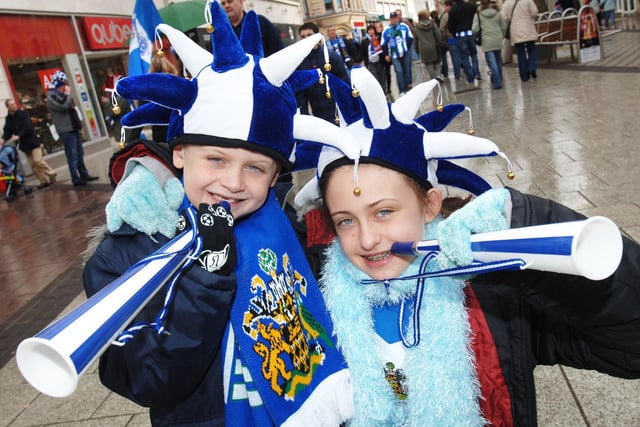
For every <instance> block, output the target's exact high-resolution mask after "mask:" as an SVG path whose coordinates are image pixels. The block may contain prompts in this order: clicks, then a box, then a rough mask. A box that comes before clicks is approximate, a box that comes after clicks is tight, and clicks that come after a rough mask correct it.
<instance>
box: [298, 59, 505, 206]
mask: <svg viewBox="0 0 640 427" xmlns="http://www.w3.org/2000/svg"><path fill="white" fill-rule="evenodd" d="M329 84H330V86H331V91H332V94H333V97H334V98H335V100H336V104H337V105H338V111H339V114H340V121H341V125H342V127H341V128H340V129H341V130H342V131H343V136H342V138H341V140H340V141H336V140H335V138H334V137H333V136H331V135H329V136H327V137H325V136H324V135H321V134H318V133H316V134H315V135H312V136H311V137H310V138H306V139H305V141H301V142H300V143H299V146H298V149H297V152H296V165H295V167H294V169H296V170H301V169H306V168H309V167H310V166H312V167H316V168H317V173H316V177H315V178H314V179H312V180H311V181H310V182H308V183H307V184H306V185H305V186H304V188H303V189H302V190H301V191H300V192H299V193H298V195H297V196H296V204H297V205H299V206H304V205H306V204H308V203H309V202H315V201H317V200H319V199H320V197H321V194H320V187H319V182H320V180H321V179H322V177H323V174H324V173H325V172H327V171H328V170H331V169H333V168H335V167H337V166H340V165H344V164H355V165H356V167H355V168H354V176H353V185H354V194H356V195H357V194H358V191H359V188H358V168H357V165H358V164H359V163H375V164H379V165H382V166H385V167H388V168H391V169H394V170H397V171H399V172H401V173H403V174H405V175H408V176H409V177H411V178H413V179H415V180H416V181H417V182H418V183H420V184H421V185H422V186H423V187H425V188H430V187H433V186H436V185H437V184H444V185H450V186H454V187H458V188H461V189H464V190H466V191H469V192H471V193H473V194H476V195H477V194H480V193H483V192H484V191H486V190H488V189H489V188H491V186H490V185H489V184H488V183H487V182H486V181H485V180H484V179H482V178H481V177H479V176H478V175H476V174H475V173H473V172H471V171H470V170H468V169H465V168H463V167H461V166H459V165H457V164H454V163H452V162H450V161H449V160H455V159H464V158H471V157H485V156H496V155H498V156H501V157H503V158H504V159H505V160H506V161H507V163H508V167H509V171H510V172H509V176H510V177H511V176H512V175H513V174H512V172H511V164H510V162H509V160H508V159H507V157H506V156H505V155H504V154H503V153H502V152H501V151H500V150H499V149H498V147H497V146H496V145H495V144H494V143H493V142H492V141H490V140H488V139H485V138H479V137H476V136H472V135H468V134H466V133H459V132H442V130H443V129H444V128H445V127H446V126H447V124H449V122H450V121H451V120H452V119H453V118H454V117H455V116H456V115H458V114H459V113H460V112H461V111H464V110H465V106H464V105H460V104H452V105H448V106H445V107H444V108H441V109H440V108H439V109H437V110H436V111H432V112H429V113H426V114H424V115H422V116H420V117H418V118H415V115H416V113H417V111H418V109H419V108H420V105H421V104H422V102H423V101H424V100H425V99H426V97H427V96H428V95H429V94H430V93H431V91H432V90H433V89H434V88H435V87H437V86H438V82H437V81H436V80H430V81H427V82H424V83H421V84H419V85H417V86H416V87H414V88H413V89H411V90H410V91H409V92H407V94H406V95H404V96H403V97H401V98H399V99H398V100H397V101H395V102H394V103H393V104H391V103H388V102H387V99H386V96H385V94H384V91H383V90H382V88H381V87H380V85H379V84H378V82H377V80H376V79H375V77H374V76H373V75H372V74H371V73H370V72H369V71H368V70H367V69H366V68H364V67H354V68H353V69H352V70H351V84H352V86H353V87H350V86H349V85H348V84H346V83H344V82H343V81H341V80H340V79H331V80H330V81H329ZM352 144H355V145H356V147H353V146H352Z"/></svg>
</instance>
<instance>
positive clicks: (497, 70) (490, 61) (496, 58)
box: [484, 50, 502, 89]
mask: <svg viewBox="0 0 640 427" xmlns="http://www.w3.org/2000/svg"><path fill="white" fill-rule="evenodd" d="M484 59H486V61H487V65H488V66H489V69H490V70H491V86H493V88H494V89H500V88H501V87H502V52H501V51H499V50H490V51H489V52H485V53H484Z"/></svg>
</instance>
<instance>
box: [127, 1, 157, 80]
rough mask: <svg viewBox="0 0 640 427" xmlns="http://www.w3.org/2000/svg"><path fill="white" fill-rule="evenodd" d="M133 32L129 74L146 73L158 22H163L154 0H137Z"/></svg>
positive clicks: (134, 10)
mask: <svg viewBox="0 0 640 427" xmlns="http://www.w3.org/2000/svg"><path fill="white" fill-rule="evenodd" d="M132 23H133V34H132V35H131V42H130V43H129V75H130V76H136V75H139V74H146V73H147V71H149V64H150V63H151V55H152V54H153V41H154V40H155V30H156V26H157V25H158V24H161V23H162V18H160V13H158V9H156V6H155V5H154V4H153V0H136V5H135V7H134V8H133V17H132Z"/></svg>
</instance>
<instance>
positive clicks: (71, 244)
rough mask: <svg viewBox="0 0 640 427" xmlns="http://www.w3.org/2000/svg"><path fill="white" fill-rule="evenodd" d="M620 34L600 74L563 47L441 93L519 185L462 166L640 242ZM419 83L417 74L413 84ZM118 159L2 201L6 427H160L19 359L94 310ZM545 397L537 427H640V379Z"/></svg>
mask: <svg viewBox="0 0 640 427" xmlns="http://www.w3.org/2000/svg"><path fill="white" fill-rule="evenodd" d="M618 23H619V25H621V26H625V27H624V28H627V30H626V31H623V32H622V33H619V34H616V35H615V36H613V37H612V38H611V39H608V40H607V41H606V42H605V53H606V54H608V55H607V57H606V58H605V60H604V61H601V62H600V63H598V64H590V65H578V64H574V63H570V62H569V61H568V60H567V58H568V56H569V54H568V48H559V49H558V58H556V59H554V60H553V61H552V63H551V64H546V63H541V64H540V68H539V70H538V78H537V79H535V80H533V81H530V82H527V83H521V82H520V81H519V79H518V74H517V68H516V66H515V65H513V64H508V65H505V67H504V74H505V86H504V88H503V89H502V90H497V91H496V90H491V88H490V83H489V76H488V75H487V68H486V66H485V65H484V62H482V61H481V64H482V65H481V68H482V72H483V78H484V80H483V81H482V82H481V83H480V85H479V88H478V89H475V88H473V89H471V88H468V87H466V86H465V87H456V84H455V83H456V82H451V81H445V82H444V83H443V84H442V90H443V95H444V99H445V102H446V103H463V104H465V105H467V106H469V107H470V108H471V110H472V112H473V125H474V128H475V131H476V135H477V136H481V137H486V138H489V139H491V140H493V141H495V142H496V143H497V144H498V145H499V146H500V148H501V149H502V150H503V151H504V152H505V153H507V154H508V156H509V158H510V159H511V161H512V162H513V166H514V171H515V173H516V177H515V179H514V180H513V181H509V180H508V179H507V178H506V167H505V163H504V162H503V161H502V160H501V159H498V158H489V159H480V160H470V161H468V162H466V163H465V166H468V167H470V168H472V169H474V170H476V171H478V172H479V173H480V174H481V175H482V176H484V177H485V178H487V179H488V181H489V182H490V183H491V184H494V185H510V186H513V187H515V188H517V189H518V190H521V191H525V192H528V193H533V194H537V195H540V196H544V197H548V198H552V199H554V200H557V201H559V202H561V203H563V204H566V205H568V206H569V207H571V208H573V209H576V210H578V211H580V212H582V213H584V214H585V215H589V216H592V215H604V216H607V217H609V218H611V219H612V220H614V221H615V222H616V224H618V226H619V227H620V228H621V230H622V232H623V233H624V234H626V235H627V236H629V237H631V238H633V239H635V240H636V241H639V240H640V197H639V196H640V194H639V193H640V191H639V190H638V186H637V183H638V182H639V181H640V169H639V168H638V166H637V164H638V161H639V160H640V145H639V144H638V135H639V134H640V120H638V111H640V97H639V96H638V94H639V93H640V92H639V90H638V87H640V53H639V52H640V49H638V47H639V46H640V32H638V27H637V19H636V18H635V17H632V18H626V19H625V18H622V19H618ZM420 79H421V74H420V68H419V66H417V65H416V68H415V78H414V81H416V82H418V81H420ZM395 95H396V96H397V93H396V94H395ZM433 106H434V103H433V101H432V100H427V101H426V102H425V104H424V105H423V107H424V110H430V109H431V108H433ZM467 117H468V116H465V114H464V113H463V114H461V115H460V116H459V117H458V118H457V119H456V120H455V121H454V122H453V123H452V124H451V126H450V128H449V130H456V131H466V129H467V128H468V125H469V120H468V118H467ZM112 151H113V147H112V146H111V145H110V144H107V145H106V146H103V149H100V150H98V149H94V150H91V149H90V148H88V149H87V152H88V153H89V154H88V155H87V163H88V167H89V170H91V171H92V172H93V171H96V172H95V173H96V174H98V173H99V175H100V177H101V180H100V182H101V184H97V185H89V186H87V187H84V188H83V189H81V190H76V189H74V188H73V187H72V186H70V185H68V184H69V182H68V172H66V171H65V167H66V166H65V165H64V163H62V164H60V165H59V167H58V168H57V171H58V174H59V181H60V183H59V184H56V185H55V186H53V187H51V188H49V189H46V190H43V191H34V193H33V194H32V195H30V196H24V195H20V197H18V200H17V201H16V202H13V203H11V204H7V203H5V202H4V201H0V205H1V206H0V225H1V227H0V239H1V240H2V241H3V243H5V242H8V243H5V244H4V245H2V246H4V247H8V248H10V249H11V250H8V249H5V250H2V249H0V260H1V261H0V289H1V290H2V291H3V294H4V295H9V296H10V298H9V299H7V298H5V299H7V301H8V302H6V303H1V304H0V366H2V367H1V368H0V426H11V427H22V426H65V427H71V426H74V427H75V426H78V427H80V426H82V427H84V426H129V427H131V426H148V425H150V424H149V421H148V415H147V410H146V409H145V408H141V407H138V406H137V405H135V404H133V403H131V402H128V401H127V400H125V399H123V398H121V397H119V396H117V395H115V394H114V393H112V392H110V391H109V390H107V389H106V388H104V387H103V386H101V385H100V383H99V380H98V376H97V373H96V370H95V366H93V367H91V368H90V369H89V370H88V372H87V374H85V375H84V376H83V377H82V378H81V379H80V382H79V386H78V390H77V391H76V392H75V393H74V394H73V395H72V396H71V397H68V398H64V399H57V398H51V397H48V396H45V395H43V394H41V393H39V392H38V391H36V390H35V389H33V388H32V387H31V386H30V385H29V384H27V383H26V382H25V380H24V379H23V378H22V376H21V375H20V373H19V372H18V370H17V367H16V363H15V358H14V357H13V355H14V353H15V348H16V345H17V343H18V342H19V340H20V339H22V338H26V337H28V336H31V335H33V334H34V333H36V332H38V331H39V330H40V329H42V328H43V327H44V326H46V324H48V323H49V322H50V321H52V320H53V317H55V316H57V315H58V314H59V313H62V312H65V311H68V310H69V309H71V308H72V307H75V306H76V305H77V304H79V303H80V302H81V301H83V300H84V296H83V294H82V292H81V289H82V286H81V282H80V270H81V255H82V252H83V250H84V248H85V247H86V242H87V241H88V238H86V237H84V236H85V235H86V233H87V231H88V230H89V229H90V228H92V227H94V226H96V225H99V224H101V223H102V222H103V221H104V214H103V208H104V204H105V203H106V201H107V200H108V197H109V194H110V189H109V186H108V185H107V184H106V183H107V173H106V170H107V161H108V158H109V156H110V154H111V153H112ZM65 173H66V175H65ZM27 220H28V221H27ZM29 221H31V222H29ZM25 230H28V231H29V232H30V233H31V235H29V234H25ZM24 236H27V237H24ZM29 236H31V237H32V238H31V239H29ZM52 242H62V243H60V244H59V245H57V246H56V245H54V243H52ZM27 260H29V262H30V263H27ZM33 260H36V261H33ZM38 284H39V286H36V285H38ZM536 386H537V390H538V391H537V397H538V408H539V416H538V420H539V424H540V425H541V426H571V427H573V426H588V427H617V426H640V380H621V379H616V378H611V377H609V376H606V375H602V374H598V373H595V372H589V371H579V370H575V369H571V368H566V367H561V366H553V367H539V368H538V369H537V370H536Z"/></svg>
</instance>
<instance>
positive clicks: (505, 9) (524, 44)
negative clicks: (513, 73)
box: [502, 0, 538, 82]
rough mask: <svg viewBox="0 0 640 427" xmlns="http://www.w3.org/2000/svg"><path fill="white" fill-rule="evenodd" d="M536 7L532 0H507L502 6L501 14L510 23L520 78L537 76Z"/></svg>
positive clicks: (526, 79)
mask: <svg viewBox="0 0 640 427" xmlns="http://www.w3.org/2000/svg"><path fill="white" fill-rule="evenodd" d="M537 14H538V7H537V6H536V4H535V2H534V1H533V0H507V1H506V2H505V3H504V5H503V6H502V16H503V17H504V19H505V21H506V22H508V23H509V24H508V25H510V32H511V45H512V46H513V47H514V48H515V49H516V54H517V55H518V70H519V72H520V80H522V81H523V82H527V81H529V78H531V77H533V78H534V79H535V78H537V77H538V74H537V68H536V59H537V55H536V40H537V38H538V32H537V31H536V27H535V24H534V19H535V17H536V15H537Z"/></svg>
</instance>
